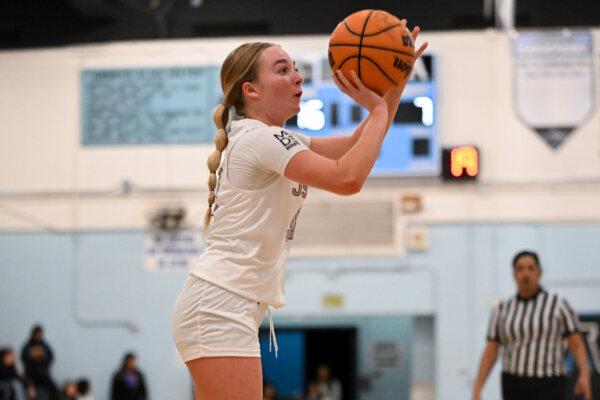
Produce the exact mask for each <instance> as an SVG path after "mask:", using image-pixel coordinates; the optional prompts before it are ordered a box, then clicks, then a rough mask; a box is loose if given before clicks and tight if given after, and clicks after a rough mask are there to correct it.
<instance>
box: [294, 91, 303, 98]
mask: <svg viewBox="0 0 600 400" xmlns="http://www.w3.org/2000/svg"><path fill="white" fill-rule="evenodd" d="M294 97H297V98H300V97H302V90H301V91H299V92H298V93H296V94H295V95H294Z"/></svg>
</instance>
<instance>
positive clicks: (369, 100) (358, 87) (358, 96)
mask: <svg viewBox="0 0 600 400" xmlns="http://www.w3.org/2000/svg"><path fill="white" fill-rule="evenodd" d="M333 81H334V82H335V84H336V85H337V86H338V87H339V88H340V90H341V91H342V92H344V93H346V94H347V95H348V96H350V97H351V98H352V100H354V101H355V102H356V103H358V104H359V105H361V106H363V107H364V108H366V109H367V110H369V112H372V111H373V110H374V109H375V108H382V109H384V110H385V111H386V112H387V103H386V102H385V100H384V99H383V97H382V96H380V95H379V94H377V93H375V92H374V91H372V90H371V89H369V88H368V87H366V86H365V84H364V83H362V81H361V80H360V78H359V77H358V75H357V74H356V72H355V71H350V79H348V78H346V76H345V75H344V73H343V72H342V71H341V70H339V69H338V70H336V71H335V72H334V73H333Z"/></svg>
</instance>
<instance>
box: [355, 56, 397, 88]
mask: <svg viewBox="0 0 600 400" xmlns="http://www.w3.org/2000/svg"><path fill="white" fill-rule="evenodd" d="M362 58H364V59H365V60H367V61H371V62H372V63H373V65H375V66H376V67H377V69H378V70H379V71H380V72H381V73H382V74H383V76H385V77H386V78H388V79H389V81H390V82H392V83H393V84H394V86H396V85H398V84H397V83H396V81H395V80H393V79H392V78H390V76H389V75H388V74H387V72H385V71H384V70H383V68H381V67H380V66H379V64H377V62H376V61H375V60H373V59H372V58H371V57H368V56H362Z"/></svg>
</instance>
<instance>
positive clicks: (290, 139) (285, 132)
mask: <svg viewBox="0 0 600 400" xmlns="http://www.w3.org/2000/svg"><path fill="white" fill-rule="evenodd" d="M250 133H251V135H249V138H248V139H250V136H252V139H253V140H255V141H256V143H257V144H259V145H265V146H277V147H279V146H281V147H282V148H283V149H285V150H291V149H292V148H294V147H296V146H298V145H299V144H301V141H300V139H299V138H298V136H297V135H296V133H295V132H293V131H291V130H289V129H286V128H283V127H280V126H267V125H263V126H257V127H256V129H253V130H252V131H250Z"/></svg>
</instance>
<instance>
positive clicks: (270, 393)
mask: <svg viewBox="0 0 600 400" xmlns="http://www.w3.org/2000/svg"><path fill="white" fill-rule="evenodd" d="M275 399H277V396H276V395H275V386H273V385H272V384H270V383H265V384H264V386H263V400H275Z"/></svg>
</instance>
